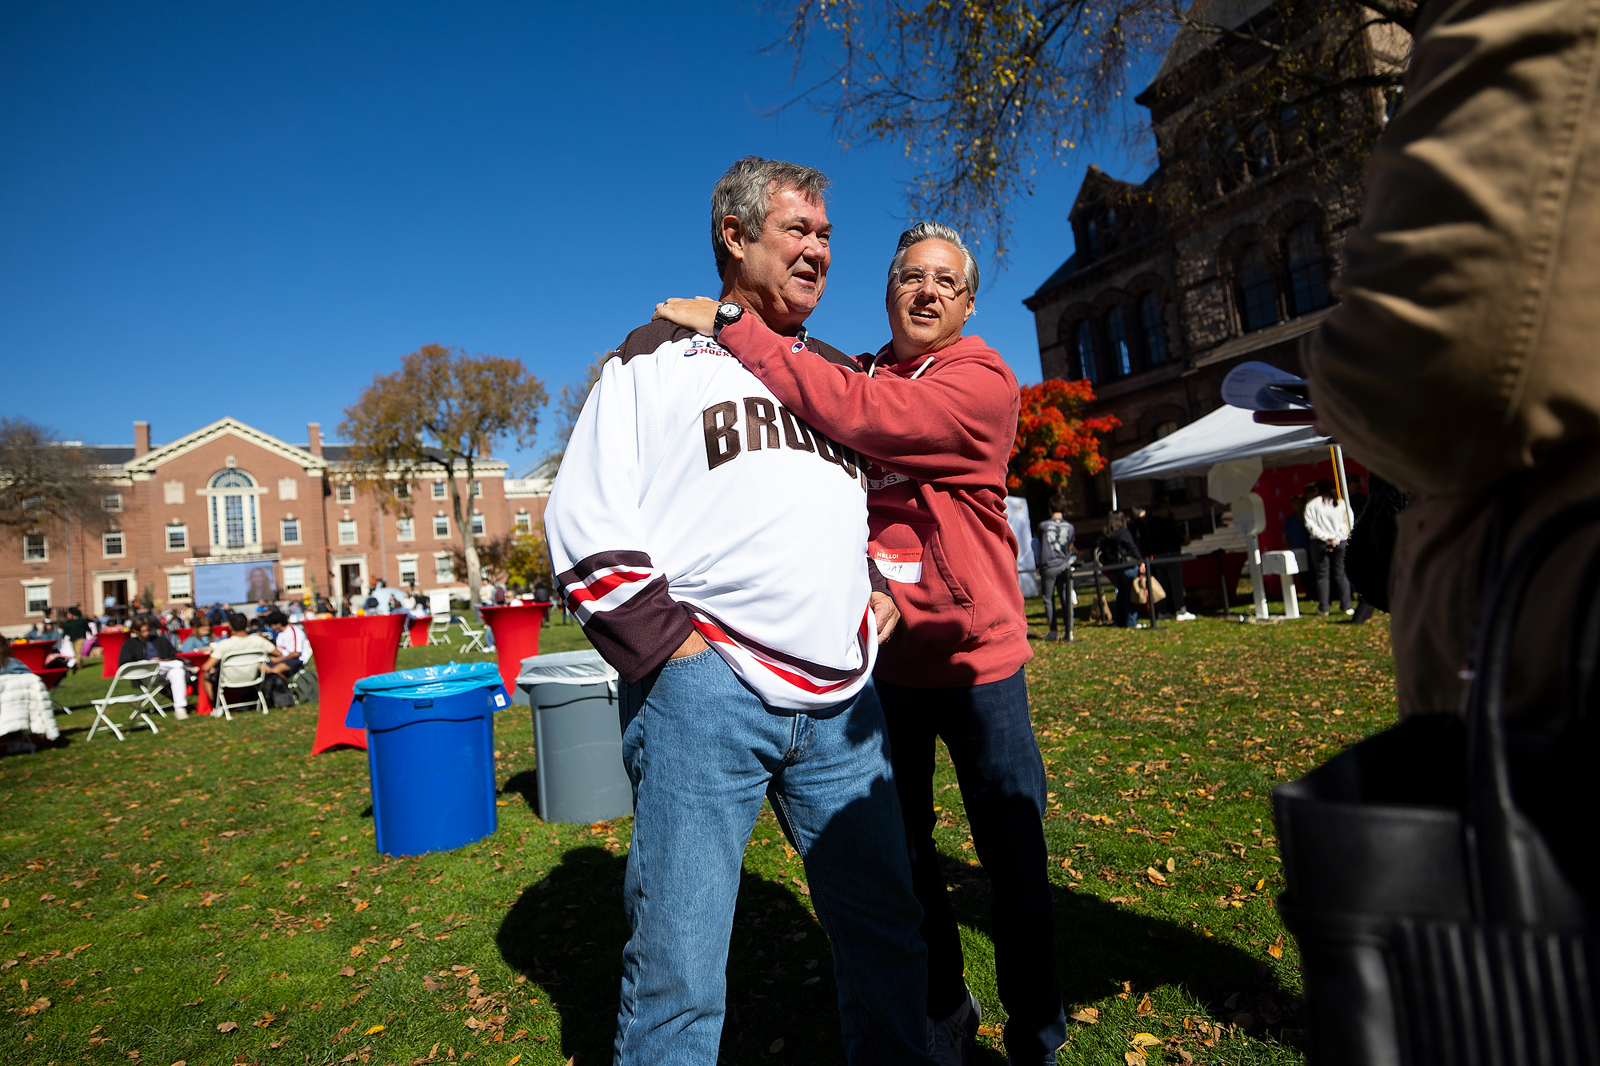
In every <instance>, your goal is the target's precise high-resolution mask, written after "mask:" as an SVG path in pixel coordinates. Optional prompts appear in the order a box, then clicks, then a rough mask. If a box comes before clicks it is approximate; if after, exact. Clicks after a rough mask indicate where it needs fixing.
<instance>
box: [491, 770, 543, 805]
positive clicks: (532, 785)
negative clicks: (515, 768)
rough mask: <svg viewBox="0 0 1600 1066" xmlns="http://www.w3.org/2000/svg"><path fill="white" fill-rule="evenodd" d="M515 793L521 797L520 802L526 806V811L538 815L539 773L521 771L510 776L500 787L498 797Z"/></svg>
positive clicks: (535, 771) (536, 771)
mask: <svg viewBox="0 0 1600 1066" xmlns="http://www.w3.org/2000/svg"><path fill="white" fill-rule="evenodd" d="M509 792H515V793H516V794H517V795H519V796H521V797H522V802H524V803H526V804H527V805H528V810H530V811H532V812H533V813H535V814H538V813H539V771H538V770H523V771H521V772H520V773H515V774H512V775H511V776H510V777H508V778H507V779H506V783H505V784H503V785H501V786H500V795H502V796H504V795H506V794H507V793H509Z"/></svg>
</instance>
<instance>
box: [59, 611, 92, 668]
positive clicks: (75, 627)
mask: <svg viewBox="0 0 1600 1066" xmlns="http://www.w3.org/2000/svg"><path fill="white" fill-rule="evenodd" d="M92 624H93V623H92V622H90V621H89V619H87V618H85V617H84V616H83V610H82V609H81V608H79V607H77V606H72V607H68V608H67V620H66V621H64V622H62V623H61V632H62V633H64V634H66V638H67V640H69V641H71V642H72V668H73V669H74V670H77V668H78V667H80V666H82V665H83V657H84V656H85V655H87V654H88V652H89V648H88V646H87V644H86V641H87V640H88V637H89V627H90V626H91V625H92Z"/></svg>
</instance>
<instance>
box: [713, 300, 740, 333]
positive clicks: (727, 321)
mask: <svg viewBox="0 0 1600 1066" xmlns="http://www.w3.org/2000/svg"><path fill="white" fill-rule="evenodd" d="M743 314H744V308H742V307H740V306H739V305H738V304H736V303H720V304H718V305H717V317H716V324H715V325H714V326H712V327H711V336H712V337H715V336H716V335H717V334H719V333H721V332H722V327H723V326H731V325H733V324H734V323H735V322H737V321H739V318H740V316H742V315H743Z"/></svg>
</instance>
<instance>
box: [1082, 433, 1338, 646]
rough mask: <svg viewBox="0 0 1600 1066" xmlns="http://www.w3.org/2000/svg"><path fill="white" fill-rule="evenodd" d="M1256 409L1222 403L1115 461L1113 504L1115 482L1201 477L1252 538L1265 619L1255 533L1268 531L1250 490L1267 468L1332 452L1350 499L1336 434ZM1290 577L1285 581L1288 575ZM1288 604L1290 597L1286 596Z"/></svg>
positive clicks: (1258, 602) (1259, 607)
mask: <svg viewBox="0 0 1600 1066" xmlns="http://www.w3.org/2000/svg"><path fill="white" fill-rule="evenodd" d="M1254 414H1255V413H1254V412H1253V411H1248V410H1245V409H1244V408H1242V407H1231V406H1223V407H1219V408H1217V409H1216V410H1215V411H1212V412H1211V413H1210V414H1208V415H1206V416H1205V417H1204V418H1200V419H1197V420H1196V421H1194V422H1191V423H1189V424H1188V425H1187V426H1184V427H1183V428H1182V429H1180V430H1178V431H1177V432H1176V433H1171V434H1169V435H1167V436H1165V437H1162V438H1161V439H1160V440H1158V441H1156V442H1155V443H1154V444H1149V445H1146V446H1145V447H1143V448H1140V449H1139V450H1138V451H1136V452H1134V453H1133V454H1132V455H1125V456H1123V457H1122V458H1121V459H1114V460H1112V462H1111V483H1112V488H1111V506H1112V507H1113V508H1115V507H1116V505H1117V503H1116V500H1117V497H1116V483H1117V482H1119V481H1133V480H1137V479H1142V478H1170V477H1203V478H1205V479H1206V495H1207V496H1209V497H1211V498H1212V499H1214V500H1217V501H1218V502H1220V503H1232V504H1233V505H1234V515H1235V516H1236V517H1235V526H1236V527H1237V528H1239V530H1240V532H1242V533H1244V534H1246V536H1248V537H1249V544H1250V548H1249V551H1248V553H1247V554H1248V562H1249V567H1250V579H1251V585H1252V586H1253V588H1254V598H1255V608H1256V610H1255V614H1256V617H1257V618H1267V617H1268V611H1267V601H1266V595H1265V593H1264V592H1263V591H1262V585H1261V576H1262V573H1261V550H1260V547H1259V544H1258V541H1257V536H1258V535H1259V534H1260V533H1262V532H1263V531H1264V530H1263V529H1261V528H1258V525H1259V524H1260V523H1261V522H1262V514H1261V499H1260V497H1258V496H1256V495H1255V494H1254V493H1253V492H1251V489H1252V488H1254V487H1255V483H1256V479H1257V478H1259V477H1260V476H1261V471H1262V470H1263V469H1265V468H1267V467H1278V466H1291V465H1293V464H1295V463H1309V462H1315V461H1317V460H1318V459H1322V458H1324V457H1327V456H1328V455H1329V452H1330V449H1331V452H1332V458H1333V460H1334V464H1333V465H1334V476H1335V477H1336V478H1337V480H1338V484H1339V495H1340V496H1341V497H1344V498H1348V495H1349V493H1348V492H1347V490H1346V488H1345V485H1346V482H1345V475H1344V456H1343V454H1342V453H1341V451H1340V449H1339V447H1338V445H1337V444H1335V443H1334V442H1333V438H1331V437H1324V436H1322V435H1321V434H1319V433H1317V431H1316V430H1315V429H1314V428H1312V427H1311V426H1268V425H1262V424H1261V423H1259V422H1257V421H1256V420H1255V417H1254ZM1286 580H1287V579H1286ZM1285 600H1286V602H1287V596H1286V597H1285Z"/></svg>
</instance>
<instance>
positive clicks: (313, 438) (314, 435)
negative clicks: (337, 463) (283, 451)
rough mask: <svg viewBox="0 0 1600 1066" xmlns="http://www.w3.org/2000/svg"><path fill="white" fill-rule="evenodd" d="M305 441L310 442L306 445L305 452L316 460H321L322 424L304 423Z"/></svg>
mask: <svg viewBox="0 0 1600 1066" xmlns="http://www.w3.org/2000/svg"><path fill="white" fill-rule="evenodd" d="M306 440H307V441H309V442H310V443H308V444H307V445H306V451H308V452H310V453H311V454H312V455H315V456H316V457H317V458H318V459H321V458H322V423H321V422H307V423H306Z"/></svg>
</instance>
